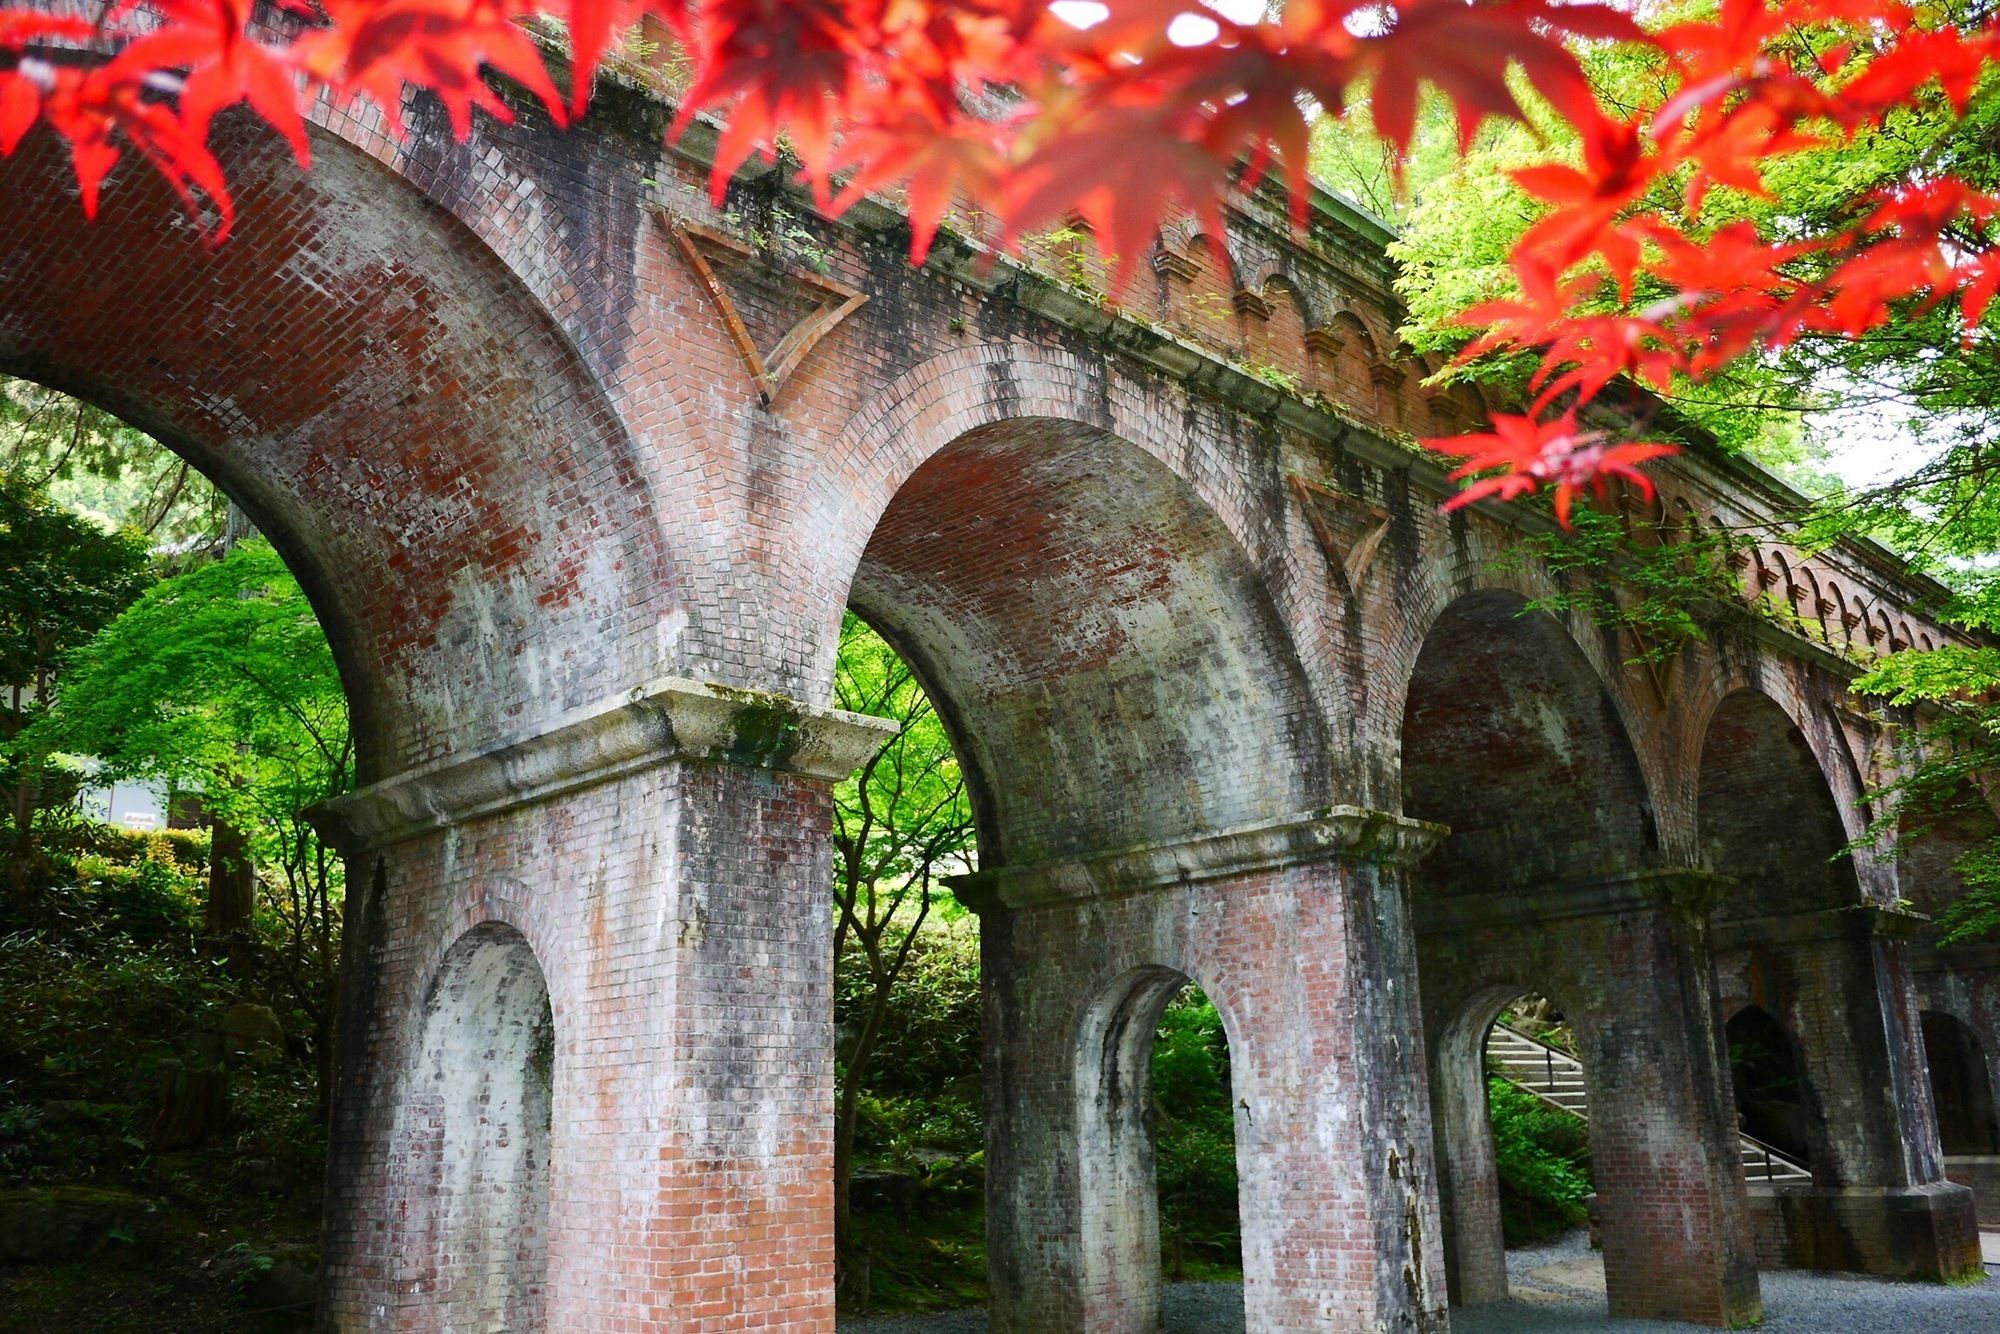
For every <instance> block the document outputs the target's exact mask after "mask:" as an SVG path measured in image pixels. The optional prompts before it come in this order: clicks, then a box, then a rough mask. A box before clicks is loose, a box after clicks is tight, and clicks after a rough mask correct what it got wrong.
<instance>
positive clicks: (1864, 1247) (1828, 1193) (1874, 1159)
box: [1721, 904, 1982, 1282]
mask: <svg viewBox="0 0 2000 1334" xmlns="http://www.w3.org/2000/svg"><path fill="white" fill-rule="evenodd" d="M1924 920H1925V919H1923V918H1921V917H1919V916H1917V915H1915V914H1911V913H1905V912H1897V911H1891V910H1888V909H1884V908H1881V907H1878V906H1875V905H1872V904H1867V905H1857V906H1855V907H1851V908H1839V909H1830V910H1825V911H1820V912H1810V913H1800V914H1794V915H1791V916H1786V917H1767V918H1750V919H1745V920H1740V921H1736V922H1732V923H1730V924H1729V925H1728V926H1727V927H1726V928H1724V929H1723V932H1722V935H1721V939H1722V941H1723V943H1724V946H1725V947H1726V949H1727V950H1728V952H1729V954H1730V955H1731V956H1732V970H1733V971H1735V972H1737V973H1739V974H1740V976H1739V977H1738V979H1737V981H1736V983H1735V987H1734V988H1733V989H1737V990H1740V992H1741V994H1743V995H1744V996H1746V997H1748V998H1749V999H1752V1000H1755V1001H1756V1002H1757V1003H1759V1004H1761V1005H1763V1006H1764V1008H1765V1009H1767V1010H1769V1011H1771V1013H1772V1014H1774V1015H1776V1016H1777V1017H1778V1018H1779V1020H1780V1021H1781V1022H1782V1023H1783V1024H1784V1026H1785V1028H1786V1029H1787V1030H1788V1031H1789V1032H1790V1033H1791V1034H1792V1035H1793V1037H1794V1038H1795V1040H1796V1041H1797V1044H1798V1053H1799V1061H1800V1065H1801V1074H1802V1076H1803V1078H1804V1081H1805V1083H1806V1086H1807V1090H1808V1093H1809V1095H1810V1100H1809V1127H1808V1143H1809V1147H1810V1149H1811V1157H1812V1163H1811V1167H1812V1174H1813V1182H1812V1185H1811V1186H1809V1187H1808V1186H1783V1185H1779V1186H1759V1185H1756V1184H1754V1183H1753V1184H1752V1188H1751V1194H1752V1200H1753V1205H1754V1210H1755V1218H1756V1226H1757V1245H1758V1251H1759V1254H1760V1256H1761V1257H1762V1259H1763V1261H1764V1263H1766V1264H1770V1265H1774V1266H1778V1267H1785V1268H1807V1269H1836V1270H1854V1271H1859V1272H1862V1273H1873V1274H1885V1275H1891V1276H1894V1277H1898V1278H1915V1279H1936V1280H1943V1281H1947V1282H1949V1281H1955V1280H1960V1279H1964V1278H1966V1277H1968V1276H1972V1275H1977V1274H1979V1273H1981V1272H1982V1269H1981V1266H1980V1260H1979V1238H1978V1230H1977V1223H1976V1221H1975V1217H1974V1209H1973V1203H1972V1198H1971V1192H1969V1191H1967V1190H1966V1189H1965V1188H1964V1187H1962V1186H1959V1185H1955V1184H1953V1183H1951V1182H1949V1181H1947V1180H1946V1179H1945V1175H1944V1161H1943V1153H1942V1150H1941V1149H1940V1147H1939V1144H1938V1134H1937V1114H1936V1110H1935V1108H1934V1106H1933V1104H1932V1101H1931V1090H1930V1081H1929V1078H1928V1077H1927V1075H1926V1073H1925V1065H1924V1051H1923V1034H1922V1027H1921V1024H1920V1022H1919V1019H1918V1006H1917V997H1916V991H1915V986H1914V981H1913V974H1912V970H1911V966H1910V957H1909V948H1910V947H1909V937H1910V936H1911V935H1912V934H1913V933H1914V932H1915V931H1916V930H1917V929H1918V928H1919V927H1920V926H1921V925H1922V922H1923V921H1924Z"/></svg>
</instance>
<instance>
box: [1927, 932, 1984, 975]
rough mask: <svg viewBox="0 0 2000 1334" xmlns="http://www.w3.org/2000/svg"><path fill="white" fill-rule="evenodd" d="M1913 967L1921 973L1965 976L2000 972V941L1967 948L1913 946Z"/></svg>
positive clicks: (1967, 946) (1968, 945)
mask: <svg viewBox="0 0 2000 1334" xmlns="http://www.w3.org/2000/svg"><path fill="white" fill-rule="evenodd" d="M1910 967H1911V969H1912V970H1914V971H1916V972H1919V973H1962V972H1968V971H1971V970H1974V969H1978V970H1987V969H1992V970H1995V971H2000V940H1975V941H1969V942H1967V943H1966V944H1963V945H1936V944H1917V945H1912V946H1910Z"/></svg>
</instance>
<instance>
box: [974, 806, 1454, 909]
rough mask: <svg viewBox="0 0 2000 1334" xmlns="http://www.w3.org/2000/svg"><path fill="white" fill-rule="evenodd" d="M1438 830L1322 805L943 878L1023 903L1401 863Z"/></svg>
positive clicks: (980, 905) (983, 902)
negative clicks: (1333, 866)
mask: <svg viewBox="0 0 2000 1334" xmlns="http://www.w3.org/2000/svg"><path fill="white" fill-rule="evenodd" d="M1446 832H1447V831H1446V829H1445V827H1444V826H1443V825H1438V824H1428V823H1425V822H1424V821H1422V820H1411V819H1408V818H1407V817H1405V816H1401V815H1392V814H1390V813H1389V812H1387V811H1377V810H1369V809H1366V808H1364V807H1360V806H1328V807H1325V808H1322V809H1320V810H1316V811H1308V812H1306V813H1304V814H1302V815H1295V816H1289V817H1286V818H1284V819H1279V820H1266V821H1261V822H1259V823H1256V824H1247V825H1236V826H1233V827H1231V828H1228V829H1220V830H1215V831H1213V832H1210V833H1202V834H1195V835H1192V836H1190V837H1188V838H1184V839H1176V840H1173V841H1171V842H1162V843H1142V844H1139V845H1138V846H1136V847H1130V848H1121V849H1118V850H1117V851H1114V852H1105V853H1099V854H1097V855H1095V856H1089V857H1079V858H1074V859H1071V860H1066V861H1054V862H1040V863H1036V864H1033V865H1029V866H996V867H992V868H990V869H988V870H981V871H975V872H973V873H971V874H970V875H960V876H952V877H950V878H949V879H948V880H947V882H946V883H948V884H949V885H950V886H951V888H952V891H953V892H954V893H956V894H957V895H958V897H959V899H960V900H961V901H962V902H964V903H965V905H966V906H967V907H970V908H972V909H974V910H975V911H978V912H986V911H989V910H990V909H993V908H1032V907H1040V906H1044V905H1048V904H1056V903H1074V902H1080V901H1083V900H1088V899H1097V898H1111V897H1116V896H1120V895H1125V894H1138V893H1144V892H1146V891H1148V890H1157V889H1168V888H1173V887H1177V886H1182V885H1194V884H1201V883H1204V882H1207V881H1212V880H1228V879H1234V878H1236V877H1239V876H1247V875H1254V874H1257V873H1258V872H1262V871H1278V870H1284V869H1286V868H1288V867H1292V866H1303V865H1306V864H1308V863H1311V862H1321V861H1333V860H1339V859H1346V860H1350V861H1357V862H1376V863H1382V864H1387V865H1407V864H1409V863H1411V862H1414V861H1416V860H1418V859H1419V858H1421V857H1423V856H1424V855H1425V854H1426V853H1428V852H1429V851H1430V850H1431V849H1432V848H1433V847H1435V846H1436V845H1437V843H1438V841H1439V840H1440V839H1442V838H1443V837H1444V836H1445V834H1446Z"/></svg>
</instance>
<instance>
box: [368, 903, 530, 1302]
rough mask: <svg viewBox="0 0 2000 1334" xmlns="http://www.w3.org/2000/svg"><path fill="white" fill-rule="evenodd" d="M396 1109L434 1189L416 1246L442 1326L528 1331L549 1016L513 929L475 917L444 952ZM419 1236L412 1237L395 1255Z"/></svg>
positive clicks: (527, 950)
mask: <svg viewBox="0 0 2000 1334" xmlns="http://www.w3.org/2000/svg"><path fill="white" fill-rule="evenodd" d="M422 1023H423V1044H422V1046H421V1047H420V1048H419V1052H418V1063H417V1068H416V1071H415V1073H414V1078H413V1080H412V1087H411V1092H410V1097H409V1099H408V1102H407V1104H406V1112H405V1116H406V1118H407V1120H406V1124H408V1125H410V1126H411V1127H413V1130H414V1134H415V1137H416V1138H417V1140H418V1144H417V1146H415V1147H416V1149H417V1151H418V1152H419V1153H420V1154H421V1160H422V1161H427V1162H428V1164H429V1166H430V1169H431V1172H432V1174H433V1179H434V1181H435V1183H436V1188H435V1189H434V1190H432V1191H428V1192H425V1197H426V1199H427V1200H428V1201H429V1202H430V1204H431V1207H432V1208H433V1209H434V1210H435V1215H434V1218H433V1220H432V1224H433V1226H432V1230H431V1233H430V1235H429V1236H427V1237H425V1238H424V1239H423V1241H422V1245H423V1248H424V1249H425V1250H426V1251H428V1252H429V1253H430V1254H431V1255H432V1256H434V1257H435V1263H436V1274H437V1277H436V1285H437V1286H436V1301H435V1308H434V1309H435V1310H436V1311H437V1313H438V1317H439V1322H440V1324H441V1325H442V1326H443V1327H445V1328H450V1329H466V1330H520V1329H539V1328H541V1327H542V1326H543V1324H544V1323H545V1318H546V1309H547V1308H546V1297H547V1291H546V1290H547V1286H548V1275H549V1236H548V1221H549V1166H550V1152H551V1129H552V1126H553V1121H554V1106H555V1103H554V1088H555V1063H556V1043H555V1016H554V1013H553V1010H552V1009H551V1006H550V1001H549V991H548V985H547V982H546V980H545V979H544V977H543V975H542V969H541V966H540V964H538V963H537V962H536V960H535V953H534V950H533V949H531V948H530V947H529V945H528V942H527V940H526V938H525V937H523V936H522V935H521V933H520V932H518V931H516V930H515V929H514V928H512V927H509V926H504V925H501V924H499V923H497V922H487V923H482V924H480V925H479V926H475V927H473V928H472V929H471V930H470V931H468V932H466V933H465V934H464V935H463V936H461V937H460V938H459V939H458V941H457V942H456V943H455V944H454V945H453V946H452V947H451V949H450V950H449V951H448V952H447V953H446V955H445V959H444V962H443V964H442V965H441V966H440V967H439V968H438V972H437V977H436V979H435V981H434V982H433V983H432V985H431V990H430V994H429V995H428V996H427V997H426V998H425V1002H424V1010H423V1019H422ZM416 1242H417V1239H416V1238H411V1239H410V1245H408V1246H406V1247H405V1253H410V1251H411V1249H412V1248H413V1247H414V1245H415V1244H416Z"/></svg>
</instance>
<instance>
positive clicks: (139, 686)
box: [45, 541, 353, 828]
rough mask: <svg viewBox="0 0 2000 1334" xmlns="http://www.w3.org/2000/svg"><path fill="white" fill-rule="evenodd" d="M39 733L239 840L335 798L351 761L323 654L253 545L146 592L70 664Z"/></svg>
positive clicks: (277, 565) (314, 632)
mask: <svg viewBox="0 0 2000 1334" xmlns="http://www.w3.org/2000/svg"><path fill="white" fill-rule="evenodd" d="M45 727H46V731H47V734H48V736H49V737H50V738H51V739H52V740H54V741H57V742H59V743H60V745H61V748H63V749H65V750H70V751H74V752H77V753H79V754H86V755H94V756H96V757H97V758H98V759H100V760H101V761H103V763H104V765H105V772H106V773H107V774H110V775H115V776H118V777H125V778H140V779H157V780H162V781H164V782H166V783H169V784H171V785H172V786H173V787H174V789H175V790H177V791H181V792H188V793H194V794H197V795H199V796H200V797H201V799H202V805H203V807H204V808H205V809H206V810H208V811H210V812H212V813H214V814H216V815H219V816H224V817H227V818H230V819H231V820H233V821H234V822H236V823H238V824H240V825H241V826H243V827H245V828H252V827H256V826H258V825H271V826H280V825H284V824H288V823H289V819H290V815H291V813H292V812H294V811H297V810H298V809H299V808H301V807H303V806H305V805H307V804H309V803H310V802H313V801H317V800H321V799H323V798H325V797H328V796H332V795H334V794H336V793H338V792H341V791H344V790H345V789H346V787H347V785H348V783H349V781H350V769H351V767H352V762H353V751H352V743H351V740H350V738H349V736H348V728H347V708H346V699H345V696H344V695H343V694H342V691H341V687H340V677H339V673H338V671H337V670H336V668H335V666H334V661H333V652H332V650H331V648H329V647H328V645H327V641H326V636H325V634H324V633H323V632H322V631H321V630H320V628H319V622H318V620H317V619H315V617H314V615H313V611H312V607H311V606H310V605H309V604H308V603H307V601H306V599H305V595H304V593H302V592H301V591H300V589H299V586H298V583H297V581H295V580H294V579H293V578H292V576H291V574H290V573H289V572H288V571H287V570H286V569H285V566H284V562H283V561H281V560H280V559H279V558H278V555H277V553H276V552H274V551H273V550H272V549H271V548H270V546H269V545H268V544H267V543H264V542H262V541H253V542H246V543H244V544H242V545H241V546H239V547H238V548H237V549H236V550H235V551H234V552H232V553H231V554H230V555H229V556H228V557H227V558H226V559H223V560H220V561H216V562H213V563H211V564H208V565H203V566H200V567H198V568H196V569H193V570H190V571H188V572H187V573H185V574H180V575H176V576H174V577H172V578H170V579H165V580H162V581H160V582H159V583H158V584H156V585H155V586H154V587H153V588H151V589H150V590H148V591H147V593H146V595H145V596H144V597H142V598H140V599H139V600H138V602H137V603H135V604H134V605H133V606H132V608H131V610H129V611H128V612H126V613H125V615H123V616H121V617H120V618H119V619H118V620H117V622H116V623H115V624H113V625H111V626H110V627H109V628H107V629H106V630H105V631H104V632H103V633H102V634H100V635H99V636H98V637H97V638H96V639H95V640H94V641H93V642H92V643H91V644H89V646H88V647H86V648H84V649H83V650H82V651H81V652H79V653H78V654H77V655H76V660H75V670H74V672H73V675H72V679H71V682H70V685H69V688H68V689H67V690H66V691H65V693H64V696H63V699H62V701H61V705H60V707H59V708H58V709H57V710H56V711H55V713H54V715H53V716H52V717H51V718H50V719H49V720H48V723H47V724H46V725H45Z"/></svg>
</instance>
